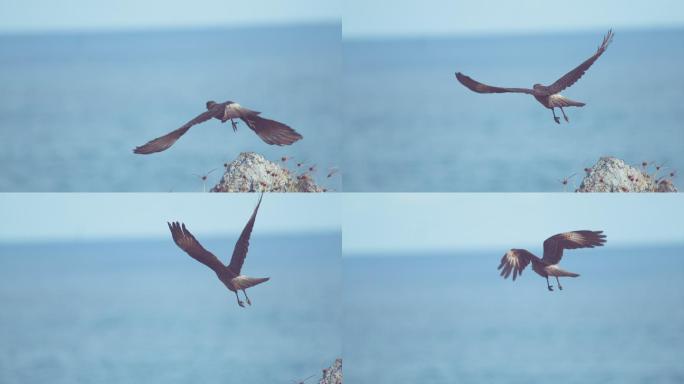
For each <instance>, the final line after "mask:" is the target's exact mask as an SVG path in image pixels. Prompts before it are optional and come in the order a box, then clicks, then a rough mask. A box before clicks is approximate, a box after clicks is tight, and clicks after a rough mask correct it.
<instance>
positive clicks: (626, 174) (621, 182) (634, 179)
mask: <svg viewBox="0 0 684 384" xmlns="http://www.w3.org/2000/svg"><path fill="white" fill-rule="evenodd" d="M577 192H677V189H676V188H675V186H674V185H673V184H672V181H671V180H668V179H657V175H655V174H653V175H651V174H649V173H648V170H647V169H638V168H636V167H633V166H631V165H629V164H625V162H624V161H622V160H620V159H617V158H615V157H602V158H600V159H599V161H598V162H597V163H596V165H594V166H593V167H592V168H591V169H588V170H587V175H586V176H585V177H584V179H583V180H582V184H580V186H579V188H578V189H577Z"/></svg>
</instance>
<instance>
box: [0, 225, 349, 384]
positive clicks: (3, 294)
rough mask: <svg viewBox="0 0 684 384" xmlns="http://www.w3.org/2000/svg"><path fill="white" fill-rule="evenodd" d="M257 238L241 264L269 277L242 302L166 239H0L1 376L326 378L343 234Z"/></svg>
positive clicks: (228, 243) (32, 379)
mask: <svg viewBox="0 0 684 384" xmlns="http://www.w3.org/2000/svg"><path fill="white" fill-rule="evenodd" d="M252 239H253V241H252V244H251V247H250V254H249V257H248V258H247V260H246V262H245V265H244V267H243V272H244V273H245V274H248V275H251V276H259V277H261V276H270V277H271V280H270V281H268V282H266V283H264V284H261V285H258V286H256V287H253V288H250V289H249V290H248V294H249V297H250V299H251V300H252V306H251V307H247V308H246V309H243V308H240V307H238V305H237V303H236V300H235V295H234V294H233V293H232V292H230V291H228V290H227V289H226V288H225V287H224V286H223V285H222V284H221V283H220V282H219V281H218V279H216V276H215V275H214V273H213V272H212V271H211V270H209V269H208V268H206V267H205V266H203V265H202V264H200V263H198V262H196V261H195V260H193V259H191V258H190V257H189V256H187V255H186V254H184V253H183V252H182V251H181V250H179V249H178V248H177V247H176V245H175V244H174V243H173V242H172V241H171V240H170V239H169V240H164V241H161V240H149V241H144V240H136V241H132V240H131V241H116V242H114V241H100V242H91V243H65V242H62V243H43V244H33V245H30V244H29V245H20V244H19V245H11V244H3V245H0V307H2V310H1V311H0V382H2V383H53V384H59V383H79V382H82V383H132V382H144V383H291V382H293V381H294V380H297V379H302V378H304V377H307V376H309V375H316V376H319V377H320V372H321V369H323V368H325V367H327V366H329V365H330V364H331V363H332V362H333V361H334V359H335V358H337V357H339V356H340V353H341V344H340V336H339V334H340V332H339V329H340V328H339V326H340V318H341V309H340V306H339V305H338V303H339V295H340V289H341V286H340V283H341V266H340V262H341V258H340V242H341V239H340V235H339V234H311V235H310V236H259V235H258V234H256V233H255V234H254V236H253V237H252ZM233 240H234V239H228V238H215V239H207V240H206V241H204V240H203V242H204V244H203V245H204V246H205V247H207V248H208V249H216V250H220V249H225V250H226V252H224V253H222V254H221V255H223V257H228V256H229V255H230V250H232V242H233ZM227 247H228V248H227ZM221 255H220V254H217V256H219V257H222V256H221Z"/></svg>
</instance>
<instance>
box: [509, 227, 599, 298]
mask: <svg viewBox="0 0 684 384" xmlns="http://www.w3.org/2000/svg"><path fill="white" fill-rule="evenodd" d="M605 242H606V236H605V235H604V234H603V231H573V232H565V233H559V234H557V235H554V236H551V237H549V238H548V239H546V241H544V257H542V258H541V259H540V258H538V257H537V256H535V255H533V254H532V253H530V252H529V251H527V250H526V249H511V250H510V251H508V252H506V254H505V255H504V256H503V257H502V258H501V264H499V268H497V269H499V270H501V276H503V278H504V279H506V278H508V276H510V275H511V273H513V281H515V278H516V277H518V275H522V271H523V270H524V269H525V267H527V265H528V264H530V263H532V270H533V271H535V272H537V274H538V275H539V276H541V277H545V278H546V287H547V288H548V289H549V291H553V286H552V285H551V284H550V283H549V276H555V277H556V282H557V283H558V289H563V287H562V286H561V284H560V280H558V277H559V276H563V277H577V276H579V274H577V273H573V272H568V271H564V270H562V269H560V268H559V267H558V263H559V262H560V260H561V258H562V257H563V250H564V249H575V248H594V247H601V246H603V244H604V243H605Z"/></svg>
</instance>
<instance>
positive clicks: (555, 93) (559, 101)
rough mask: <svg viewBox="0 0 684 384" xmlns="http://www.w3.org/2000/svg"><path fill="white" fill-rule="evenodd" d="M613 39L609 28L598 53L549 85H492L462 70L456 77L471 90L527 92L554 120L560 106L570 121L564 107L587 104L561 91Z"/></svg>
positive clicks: (564, 116) (581, 73)
mask: <svg viewBox="0 0 684 384" xmlns="http://www.w3.org/2000/svg"><path fill="white" fill-rule="evenodd" d="M611 41H613V31H612V30H609V31H608V33H607V34H606V35H605V36H604V37H603V42H602V43H601V45H600V46H599V47H598V50H597V51H596V53H594V54H593V55H592V56H591V57H590V58H588V59H587V60H585V61H584V62H583V63H582V64H580V65H578V66H577V67H576V68H575V69H573V70H572V71H570V72H568V73H566V74H565V75H563V77H561V78H560V79H558V80H556V82H554V83H553V84H551V85H549V86H545V85H541V84H534V85H533V86H532V89H529V88H503V87H493V86H491V85H487V84H482V83H480V82H477V81H475V80H473V79H472V78H470V77H468V76H466V75H464V74H462V73H461V72H456V78H457V79H458V81H460V82H461V84H463V85H465V86H466V87H468V88H469V89H470V90H471V91H473V92H477V93H527V94H529V95H532V96H534V98H535V99H537V101H538V102H540V103H541V104H542V105H543V106H545V107H546V108H549V109H550V110H551V113H553V120H554V121H555V122H556V123H558V124H560V118H559V117H558V116H556V111H555V109H554V108H560V110H561V113H563V118H565V121H569V120H568V116H567V115H566V114H565V111H564V110H563V107H583V106H584V105H585V104H584V103H582V102H579V101H575V100H570V99H568V98H567V97H565V96H563V95H561V94H560V92H561V91H562V90H564V89H566V88H568V87H570V86H571V85H573V84H575V82H577V80H579V79H580V78H581V77H582V76H583V75H584V73H585V72H586V71H587V69H589V67H591V65H592V64H594V62H595V61H596V60H597V59H598V58H599V57H600V56H601V55H602V54H603V52H605V51H606V49H607V48H608V45H609V44H610V42H611Z"/></svg>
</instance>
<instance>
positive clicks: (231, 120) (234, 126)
mask: <svg viewBox="0 0 684 384" xmlns="http://www.w3.org/2000/svg"><path fill="white" fill-rule="evenodd" d="M230 123H231V124H233V132H237V122H236V121H235V120H233V118H232V117H231V118H230Z"/></svg>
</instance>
